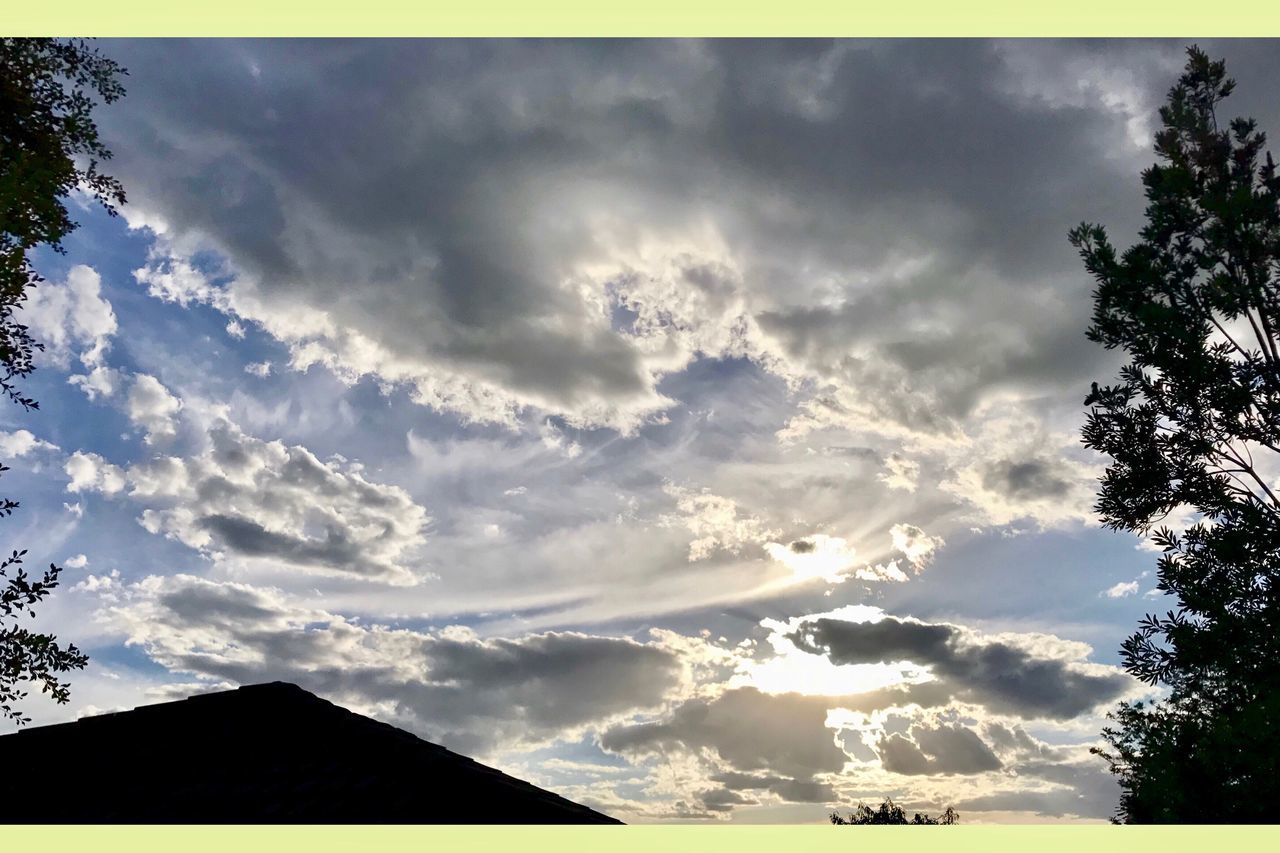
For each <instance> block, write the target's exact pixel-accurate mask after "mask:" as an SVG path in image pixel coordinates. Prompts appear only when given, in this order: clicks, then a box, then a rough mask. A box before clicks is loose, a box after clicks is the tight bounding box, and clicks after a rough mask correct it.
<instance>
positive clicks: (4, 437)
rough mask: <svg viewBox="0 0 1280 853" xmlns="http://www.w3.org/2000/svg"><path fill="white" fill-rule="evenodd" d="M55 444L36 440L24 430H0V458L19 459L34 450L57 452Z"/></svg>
mask: <svg viewBox="0 0 1280 853" xmlns="http://www.w3.org/2000/svg"><path fill="white" fill-rule="evenodd" d="M57 449H58V446H57V445H56V444H50V443H49V442H47V441H45V440H43V439H39V438H36V437H35V436H34V435H32V434H31V432H30V431H28V430H25V429H19V430H14V431H13V432H5V431H4V430H0V457H5V458H8V459H21V458H22V457H23V456H26V455H27V454H28V453H31V452H32V451H34V450H57Z"/></svg>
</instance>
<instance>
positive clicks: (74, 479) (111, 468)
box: [63, 450, 125, 495]
mask: <svg viewBox="0 0 1280 853" xmlns="http://www.w3.org/2000/svg"><path fill="white" fill-rule="evenodd" d="M63 468H64V470H65V471H66V472H67V476H68V477H70V478H71V482H69V483H68V484H67V491H68V492H86V491H88V492H101V493H102V494H104V495H114V494H116V493H117V492H119V491H120V490H121V489H123V488H124V485H125V476H124V471H122V470H120V468H118V467H116V466H115V465H112V464H111V463H110V462H108V461H107V460H105V459H103V458H102V457H101V456H99V455H98V454H96V453H86V452H84V451H82V450H77V451H76V452H74V453H72V454H71V456H69V457H68V458H67V461H66V464H65V465H64V466H63Z"/></svg>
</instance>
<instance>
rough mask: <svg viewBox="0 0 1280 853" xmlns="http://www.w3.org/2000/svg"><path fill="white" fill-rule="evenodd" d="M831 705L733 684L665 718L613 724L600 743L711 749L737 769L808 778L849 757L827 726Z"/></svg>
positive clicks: (622, 749)
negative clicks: (837, 744)
mask: <svg viewBox="0 0 1280 853" xmlns="http://www.w3.org/2000/svg"><path fill="white" fill-rule="evenodd" d="M830 705H831V700H830V699H829V698H826V697H817V696H801V695H799V694H795V693H787V694H780V695H773V694H768V693H762V692H760V691H759V690H756V689H754V688H750V687H745V688H737V689H731V690H727V691H725V692H724V693H723V694H721V695H720V696H718V697H716V698H715V699H711V700H705V699H693V700H689V701H688V702H685V703H684V704H682V705H680V706H679V707H678V708H676V709H675V711H674V712H673V713H672V714H671V715H670V716H669V717H668V718H667V719H665V720H661V721H657V722H650V723H638V724H632V725H621V726H617V727H615V728H612V729H609V730H608V731H606V732H605V733H604V734H603V735H601V737H600V745H601V746H602V747H603V748H604V749H607V750H609V751H611V752H619V753H624V754H629V755H643V754H649V753H657V752H660V751H662V750H664V749H683V750H687V751H691V752H694V753H696V752H698V751H699V750H702V749H709V750H711V751H712V752H714V754H715V755H716V756H718V757H719V758H720V759H721V760H722V761H724V762H725V763H726V764H727V765H728V766H729V767H731V768H733V769H735V770H738V771H757V770H763V771H772V772H774V773H778V774H782V775H784V776H787V777H789V778H799V779H809V778H810V777H812V776H813V775H814V774H817V773H836V772H839V771H840V770H841V769H842V768H843V767H844V763H845V761H846V756H845V754H844V752H843V751H842V750H841V749H840V748H839V747H837V746H836V744H835V740H834V733H833V732H832V731H831V730H830V729H828V728H827V726H826V719H827V710H828V708H829V707H830Z"/></svg>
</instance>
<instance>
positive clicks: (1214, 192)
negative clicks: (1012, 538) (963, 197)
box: [1070, 47, 1280, 823]
mask: <svg viewBox="0 0 1280 853" xmlns="http://www.w3.org/2000/svg"><path fill="white" fill-rule="evenodd" d="M1233 87H1234V82H1233V81H1232V80H1230V79H1229V78H1228V77H1227V76H1226V68H1225V64H1224V63H1223V62H1214V61H1211V60H1210V59H1209V58H1208V57H1207V56H1206V55H1205V54H1204V53H1203V52H1201V51H1200V50H1199V49H1197V48H1194V47H1193V48H1190V49H1189V50H1188V62H1187V65H1186V69H1185V72H1184V73H1183V75H1182V76H1181V78H1180V79H1179V80H1178V82H1177V85H1175V86H1174V87H1173V88H1172V90H1171V91H1170V93H1169V98H1168V102H1167V103H1166V105H1165V106H1163V107H1162V108H1161V110H1160V117H1161V119H1162V122H1163V128H1162V129H1161V130H1160V132H1159V133H1158V134H1157V135H1156V143H1155V151H1156V154H1157V155H1158V156H1159V158H1160V162H1159V163H1158V164H1157V165H1154V166H1152V167H1151V168H1149V169H1147V170H1146V171H1145V172H1143V174H1142V183H1143V185H1144V186H1145V187H1146V197H1147V201H1148V205H1147V209H1146V218H1147V224H1146V226H1145V227H1144V228H1143V229H1142V231H1141V233H1140V240H1139V242H1138V243H1136V244H1135V245H1134V246H1132V247H1131V248H1129V249H1128V250H1127V251H1125V252H1124V253H1123V254H1122V255H1118V254H1117V252H1116V250H1115V249H1114V248H1113V247H1112V245H1111V243H1110V242H1109V241H1108V238H1107V235H1106V232H1105V231H1104V230H1103V229H1102V228H1101V227H1100V226H1097V225H1090V224H1084V225H1081V226H1079V227H1078V228H1076V229H1074V230H1073V231H1072V232H1071V235H1070V239H1071V242H1072V243H1073V245H1075V246H1076V247H1077V248H1078V249H1079V250H1080V254H1081V256H1082V258H1083V259H1084V262H1085V266H1086V267H1087V269H1088V270H1089V272H1090V273H1091V274H1092V275H1093V276H1094V278H1095V279H1096V280H1097V285H1098V286H1097V289H1096V290H1095V291H1094V315H1093V323H1092V325H1091V326H1090V328H1089V330H1088V336H1089V338H1090V339H1091V340H1093V341H1096V342H1098V343H1100V344H1102V345H1103V346H1105V347H1107V348H1108V349H1112V348H1120V349H1122V350H1124V352H1125V353H1126V355H1127V356H1128V363H1127V364H1126V365H1125V366H1124V367H1123V368H1122V369H1121V371H1120V376H1119V381H1118V382H1117V384H1115V385H1111V386H1099V385H1098V384H1097V383H1094V385H1093V390H1092V392H1091V393H1090V394H1089V396H1088V398H1087V399H1086V400H1085V405H1087V406H1089V407H1090V410H1089V414H1088V419H1087V422H1086V425H1085V427H1084V431H1083V439H1084V443H1085V445H1086V446H1088V447H1091V448H1094V449H1096V450H1099V451H1101V452H1103V453H1105V454H1107V455H1108V456H1110V457H1111V464H1110V467H1109V468H1108V469H1107V471H1106V473H1105V475H1104V476H1103V478H1102V481H1101V487H1100V490H1099V496H1098V502H1097V506H1096V509H1097V511H1098V513H1099V515H1100V516H1101V518H1102V520H1103V522H1104V523H1105V524H1106V525H1107V526H1109V527H1111V528H1114V529H1117V530H1127V531H1134V532H1143V533H1147V532H1150V533H1152V539H1153V541H1154V542H1155V543H1156V544H1157V545H1158V546H1159V547H1160V548H1161V549H1162V551H1163V553H1162V555H1161V557H1160V559H1159V563H1158V571H1157V576H1158V582H1157V587H1158V589H1160V590H1161V591H1162V592H1165V593H1168V594H1171V595H1173V596H1174V597H1175V598H1176V601H1177V604H1176V607H1175V608H1174V609H1172V610H1170V611H1168V612H1167V613H1166V614H1165V615H1163V616H1160V615H1149V616H1147V617H1146V618H1145V619H1143V620H1142V622H1141V623H1140V625H1139V627H1138V630H1137V631H1136V632H1135V633H1134V634H1133V636H1131V637H1130V638H1129V639H1128V640H1126V641H1125V642H1124V644H1123V646H1122V655H1123V660H1124V665H1125V667H1126V669H1128V671H1129V672H1131V673H1133V674H1134V675H1135V676H1137V677H1138V678H1140V679H1142V680H1143V681H1145V682H1147V683H1148V684H1152V685H1163V686H1167V687H1168V688H1169V694H1168V697H1167V698H1166V699H1165V700H1163V701H1161V702H1159V703H1156V704H1148V703H1140V702H1139V703H1132V704H1130V703H1125V704H1122V705H1121V706H1120V708H1119V709H1118V710H1117V711H1116V712H1115V713H1114V714H1113V715H1111V719H1112V721H1113V722H1114V723H1115V726H1114V727H1108V728H1106V729H1105V730H1104V731H1103V737H1104V738H1105V740H1106V741H1107V743H1108V744H1109V745H1110V746H1109V749H1106V750H1103V749H1099V750H1095V752H1097V753H1098V754H1100V755H1101V756H1102V757H1103V758H1104V759H1105V760H1107V761H1108V762H1109V764H1110V767H1111V770H1112V772H1113V773H1115V774H1117V776H1118V778H1119V782H1120V785H1121V792H1122V793H1121V801H1120V805H1119V807H1118V809H1117V814H1116V820H1117V821H1118V822H1125V823H1149V822H1174V821H1176V822H1212V823H1222V822H1248V821H1270V820H1274V816H1273V815H1272V814H1271V812H1270V811H1269V806H1268V805H1267V804H1268V803H1269V802H1270V801H1271V800H1272V798H1273V797H1274V796H1275V795H1276V794H1280V782H1278V781H1277V780H1278V779H1280V774H1277V766H1278V764H1280V735H1278V734H1277V727H1276V725H1275V722H1276V721H1277V720H1280V599H1278V598H1277V596H1278V595H1280V590H1278V588H1277V580H1278V578H1280V498H1277V495H1276V494H1275V492H1274V491H1273V483H1274V482H1275V477H1276V475H1277V473H1280V338H1278V336H1277V330H1278V329H1280V291H1278V290H1277V282H1276V278H1275V276H1276V274H1277V272H1280V177H1277V175H1276V168H1275V164H1274V163H1273V162H1272V159H1271V155H1270V154H1267V155H1265V157H1263V153H1262V152H1263V146H1264V144H1265V136H1264V134H1262V133H1261V132H1259V131H1258V129H1257V126H1256V123H1255V122H1254V121H1253V120H1252V119H1243V118H1237V119H1234V120H1232V121H1231V122H1230V123H1229V124H1227V125H1225V126H1220V124H1219V120H1218V116H1217V107H1218V105H1219V104H1220V103H1221V102H1222V100H1223V99H1224V98H1226V97H1227V96H1228V95H1230V93H1231V91H1232V89H1233ZM1260 158H1262V159H1261V162H1260ZM1181 514H1189V516H1190V518H1191V520H1192V523H1191V524H1190V526H1189V527H1187V528H1186V529H1185V530H1183V531H1182V532H1178V531H1176V530H1174V529H1171V528H1170V527H1169V526H1168V524H1167V521H1168V519H1169V518H1170V516H1174V517H1176V516H1178V515H1181ZM1161 525H1162V526H1161Z"/></svg>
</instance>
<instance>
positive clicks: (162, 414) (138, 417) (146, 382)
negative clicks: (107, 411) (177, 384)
mask: <svg viewBox="0 0 1280 853" xmlns="http://www.w3.org/2000/svg"><path fill="white" fill-rule="evenodd" d="M181 410H182V401H181V400H179V399H178V398H177V397H175V396H173V395H172V394H170V393H169V389H167V388H165V387H164V386H163V385H162V384H160V380H158V379H156V378H155V377H154V376H150V375H148V374H146V373H139V374H137V375H136V376H134V378H133V385H132V387H131V388H130V389H129V398H128V400H127V401H126V402H125V414H127V415H128V416H129V420H130V421H132V422H133V423H134V424H136V425H137V426H140V427H142V429H143V431H144V433H145V436H144V439H143V440H144V441H146V443H147V444H156V443H159V442H163V441H167V440H169V439H171V438H173V437H174V436H175V435H176V434H177V425H176V424H175V423H174V420H175V418H176V417H177V415H178V412H180V411H181Z"/></svg>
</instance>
